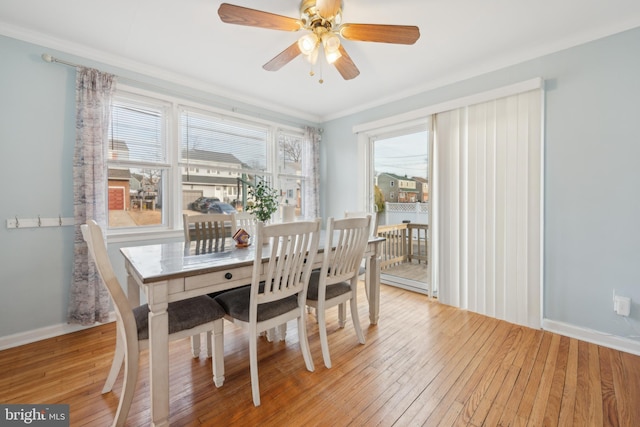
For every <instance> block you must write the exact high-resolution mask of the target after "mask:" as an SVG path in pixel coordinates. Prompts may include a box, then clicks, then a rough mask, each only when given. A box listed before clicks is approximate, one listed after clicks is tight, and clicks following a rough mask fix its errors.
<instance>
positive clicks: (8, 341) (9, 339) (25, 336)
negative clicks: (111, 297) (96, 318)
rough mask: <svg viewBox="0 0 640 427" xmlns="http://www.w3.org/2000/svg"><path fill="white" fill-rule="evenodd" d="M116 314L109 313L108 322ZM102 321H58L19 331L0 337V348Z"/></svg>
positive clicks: (62, 333)
mask: <svg viewBox="0 0 640 427" xmlns="http://www.w3.org/2000/svg"><path fill="white" fill-rule="evenodd" d="M115 320H116V315H115V313H114V312H111V313H109V322H115ZM102 324H103V323H95V324H93V325H90V326H81V325H70V324H68V323H60V324H58V325H51V326H45V327H44V328H39V329H34V330H31V331H26V332H19V333H17V334H13V335H7V336H4V337H0V350H6V349H8V348H13V347H18V346H21V345H25V344H31V343H32V342H36V341H41V340H45V339H47V338H54V337H58V336H60V335H65V334H70V333H72V332H77V331H82V330H83V329H89V328H93V327H96V326H99V325H102Z"/></svg>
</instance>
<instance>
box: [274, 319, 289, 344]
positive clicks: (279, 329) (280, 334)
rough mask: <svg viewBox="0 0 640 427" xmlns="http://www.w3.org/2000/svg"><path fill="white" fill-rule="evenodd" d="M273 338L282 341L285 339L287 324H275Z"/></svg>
mask: <svg viewBox="0 0 640 427" xmlns="http://www.w3.org/2000/svg"><path fill="white" fill-rule="evenodd" d="M275 338H276V339H277V340H278V341H284V340H286V339H287V324H286V323H283V324H282V325H278V326H276V336H275Z"/></svg>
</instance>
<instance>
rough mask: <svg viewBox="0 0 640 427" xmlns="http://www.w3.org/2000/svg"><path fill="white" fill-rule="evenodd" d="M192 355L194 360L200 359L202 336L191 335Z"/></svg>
mask: <svg viewBox="0 0 640 427" xmlns="http://www.w3.org/2000/svg"><path fill="white" fill-rule="evenodd" d="M191 354H192V355H193V358H194V359H196V358H198V357H200V334H197V335H191Z"/></svg>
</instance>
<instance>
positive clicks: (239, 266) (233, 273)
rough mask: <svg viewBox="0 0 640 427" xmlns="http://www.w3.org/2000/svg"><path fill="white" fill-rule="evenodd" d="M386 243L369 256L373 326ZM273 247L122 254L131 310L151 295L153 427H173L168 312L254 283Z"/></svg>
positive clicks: (157, 248) (168, 247)
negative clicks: (258, 258)
mask: <svg viewBox="0 0 640 427" xmlns="http://www.w3.org/2000/svg"><path fill="white" fill-rule="evenodd" d="M384 240H385V239H384V238H382V237H376V236H372V237H370V238H369V243H368V245H367V249H366V251H365V260H366V271H365V286H366V287H367V295H368V303H369V322H370V324H372V325H375V324H377V323H378V317H379V311H380V254H381V250H382V249H381V248H382V242H383V241H384ZM323 245H324V236H322V235H321V236H320V245H319V248H318V254H317V255H316V257H315V259H314V260H313V262H314V268H315V267H317V268H320V267H321V265H322V256H323V252H324V248H323ZM269 249H270V246H268V245H265V246H256V245H249V246H247V247H236V245H235V242H233V240H232V239H230V238H228V239H224V240H223V241H222V242H218V244H216V245H202V244H198V242H190V243H188V244H186V243H185V242H174V243H160V244H152V245H144V246H130V247H124V248H121V249H120V252H121V253H122V255H123V257H124V263H125V269H126V272H127V296H128V299H129V302H130V304H131V306H132V307H136V306H138V305H140V295H141V292H143V293H144V294H145V295H146V298H147V303H148V305H149V381H150V384H149V385H150V387H149V388H150V401H151V418H152V419H151V423H150V424H151V425H152V426H168V425H169V340H168V330H169V328H168V314H167V306H168V304H169V303H170V302H174V301H179V300H183V299H187V298H191V297H196V296H199V295H206V294H210V293H214V292H219V291H224V290H228V289H233V288H237V287H240V286H245V285H248V284H250V283H251V278H252V274H253V262H254V258H255V251H257V250H260V251H262V253H263V258H264V259H265V260H266V259H267V258H268V253H269Z"/></svg>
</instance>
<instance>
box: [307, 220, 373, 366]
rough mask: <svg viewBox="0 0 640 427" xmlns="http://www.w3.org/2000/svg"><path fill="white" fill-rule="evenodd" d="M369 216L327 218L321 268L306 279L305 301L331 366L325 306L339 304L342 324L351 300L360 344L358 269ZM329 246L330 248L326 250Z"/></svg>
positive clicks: (339, 321)
mask: <svg viewBox="0 0 640 427" xmlns="http://www.w3.org/2000/svg"><path fill="white" fill-rule="evenodd" d="M370 225H371V216H367V217H365V218H357V217H356V218H344V219H334V218H329V220H328V222H327V231H326V235H325V239H326V240H325V244H324V248H325V250H324V253H323V258H322V268H321V269H320V270H319V271H318V270H314V271H313V273H312V274H311V278H310V280H309V290H308V292H307V305H308V306H310V307H313V308H315V311H316V316H317V319H318V329H319V332H320V346H321V348H322V358H323V359H324V364H325V366H326V367H327V368H331V357H330V356H329V342H328V339H327V322H326V310H327V309H328V308H330V307H334V306H336V305H337V306H338V324H339V326H340V327H341V328H344V325H345V318H346V307H345V303H346V302H347V301H349V302H350V308H351V320H352V322H353V326H354V328H355V330H356V335H357V337H358V341H359V342H360V344H364V343H365V340H364V334H363V333H362V328H361V327H360V318H359V316H358V300H357V289H358V286H357V285H358V269H359V267H360V262H361V261H362V257H363V256H364V251H365V249H366V248H367V243H368V241H369V229H370ZM328 248H332V249H331V250H328Z"/></svg>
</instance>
